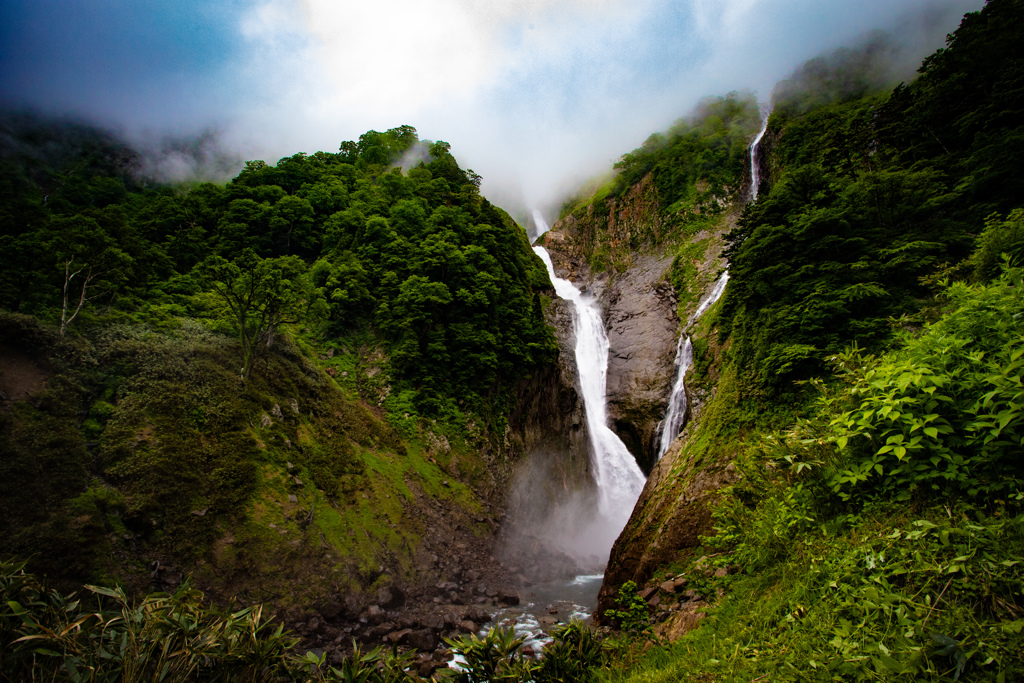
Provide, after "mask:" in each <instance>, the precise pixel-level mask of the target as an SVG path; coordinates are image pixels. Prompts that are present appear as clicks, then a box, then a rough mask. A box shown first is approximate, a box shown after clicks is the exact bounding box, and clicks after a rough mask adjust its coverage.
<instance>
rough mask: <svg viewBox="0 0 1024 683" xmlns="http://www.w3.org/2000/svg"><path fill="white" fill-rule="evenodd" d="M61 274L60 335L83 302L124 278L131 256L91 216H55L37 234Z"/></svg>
mask: <svg viewBox="0 0 1024 683" xmlns="http://www.w3.org/2000/svg"><path fill="white" fill-rule="evenodd" d="M40 237H41V239H42V242H43V243H44V244H45V248H46V251H47V253H49V254H51V255H52V256H53V257H55V259H56V261H57V264H56V265H57V268H59V269H60V271H61V273H62V275H61V291H62V298H61V309H60V335H61V336H62V337H63V336H64V333H65V332H66V331H67V328H68V325H70V324H71V322H72V321H73V320H74V319H75V318H76V317H78V314H79V313H81V311H82V308H83V307H84V306H85V304H86V302H88V301H91V300H93V299H95V298H96V297H98V296H100V295H102V294H105V293H110V292H111V291H112V290H114V289H116V288H117V287H118V286H119V285H120V284H123V282H124V280H125V279H126V278H127V275H128V269H129V267H130V266H131V263H132V259H131V257H130V256H128V254H126V253H124V251H122V250H121V249H120V248H119V245H118V243H117V241H116V240H114V238H113V237H111V236H110V235H108V234H107V233H106V231H104V230H103V228H101V227H100V225H99V224H98V223H97V222H96V221H95V220H93V219H92V218H87V217H85V216H81V215H76V216H72V217H70V218H57V219H54V221H53V223H52V224H51V226H50V228H49V229H48V230H46V231H44V232H43V233H42V234H41V235H40Z"/></svg>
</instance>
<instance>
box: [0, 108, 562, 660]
mask: <svg viewBox="0 0 1024 683" xmlns="http://www.w3.org/2000/svg"><path fill="white" fill-rule="evenodd" d="M3 132H4V138H3V140H2V142H3V146H2V151H3V157H2V160H0V171H2V174H3V175H2V179H3V182H2V184H0V190H2V192H3V196H4V199H5V201H4V207H5V209H4V214H3V216H0V225H2V235H0V242H2V248H0V259H2V260H3V267H2V273H0V306H3V307H4V308H5V309H6V311H0V392H2V393H0V535H2V539H3V540H2V541H0V555H2V556H3V557H4V558H11V557H14V558H21V559H24V560H27V561H28V568H29V569H31V570H33V571H36V572H38V573H40V574H41V575H43V576H45V577H46V579H47V580H48V581H49V582H50V583H51V584H53V585H56V586H59V587H61V588H65V589H71V588H75V589H77V588H79V587H80V586H81V584H82V583H97V584H100V585H108V586H109V585H113V584H118V585H121V586H123V587H125V588H126V589H127V590H128V592H129V594H130V595H140V594H142V593H147V592H150V591H153V590H168V589H172V588H176V587H178V586H180V585H182V583H183V582H184V581H185V580H186V579H188V578H189V577H191V581H192V582H193V583H194V585H196V586H198V587H199V588H201V589H202V590H204V591H205V592H206V593H207V596H208V597H209V598H211V599H212V600H213V601H214V602H215V603H216V604H219V605H221V606H227V605H228V604H230V603H236V604H241V605H250V604H257V603H263V604H266V606H267V609H268V613H269V612H276V613H277V614H278V615H279V616H281V617H283V618H285V620H286V621H287V623H289V624H290V625H292V626H299V627H300V632H301V633H302V634H303V635H304V636H306V637H307V638H308V639H309V640H310V642H311V643H317V644H320V645H321V646H329V648H330V649H337V648H338V647H339V646H340V644H342V643H347V642H348V640H347V639H346V637H343V636H348V635H358V636H359V637H360V638H361V639H363V640H367V641H372V640H380V639H381V638H382V637H383V636H385V635H387V634H388V633H390V632H391V631H390V630H388V629H386V628H385V629H383V630H382V627H381V625H380V622H381V621H384V620H383V619H382V618H381V619H378V618H377V616H376V615H378V614H379V615H384V614H385V612H384V611H383V610H394V609H396V608H398V607H403V606H404V607H403V609H404V610H405V612H406V613H408V614H410V615H412V616H410V617H409V619H411V621H410V624H412V625H413V626H415V627H417V628H420V629H421V630H425V631H424V632H425V633H426V634H427V635H423V636H422V638H421V640H422V642H421V643H420V644H421V645H423V648H422V649H428V650H429V649H432V647H427V645H428V644H429V643H430V642H433V643H434V645H436V644H437V639H438V634H439V633H440V632H442V631H443V630H445V629H446V628H447V629H449V630H450V628H457V627H458V624H459V623H460V622H461V621H464V617H465V616H466V610H467V609H470V608H468V607H466V603H475V602H483V603H484V604H485V605H484V607H483V608H481V607H479V606H478V607H477V608H476V609H477V610H478V611H480V610H482V609H487V605H493V604H494V603H495V602H496V600H498V599H499V597H500V595H502V594H507V593H508V591H509V590H510V589H511V584H510V580H511V578H512V577H511V575H509V574H508V573H506V572H505V570H503V569H502V568H501V567H499V566H498V564H497V562H496V561H495V558H494V553H495V552H497V550H496V547H495V538H496V532H497V530H498V528H499V524H500V521H501V519H502V518H503V516H504V514H505V510H506V507H507V505H508V504H509V499H508V497H507V495H506V494H507V489H508V482H509V478H510V476H511V472H512V468H513V465H514V463H516V462H517V461H519V460H521V459H522V458H523V457H524V456H525V455H527V454H529V453H531V452H533V451H534V450H536V449H538V448H541V447H543V450H544V451H545V452H552V448H553V446H552V444H551V438H552V437H551V435H552V434H558V433H559V432H560V430H561V428H562V426H563V423H564V422H565V421H571V420H572V417H571V416H572V413H573V408H572V405H573V402H574V401H575V400H576V398H575V393H574V390H573V389H572V381H571V377H569V378H566V377H563V374H564V373H565V372H566V369H565V368H562V367H561V366H560V365H559V364H558V362H557V361H558V355H559V354H558V349H557V347H556V344H555V340H554V337H553V335H552V333H551V331H550V327H549V325H548V323H547V322H546V321H545V317H544V316H545V309H546V308H551V307H550V305H549V303H548V300H549V298H550V284H549V283H548V282H547V276H546V272H545V270H544V266H543V264H542V263H540V262H539V260H538V259H537V258H536V257H535V255H534V254H533V253H532V252H531V251H530V249H529V245H528V243H527V240H526V235H525V232H524V231H523V229H522V228H520V227H519V226H518V225H516V224H515V223H514V222H512V220H511V219H510V218H509V217H508V216H507V214H505V213H504V212H503V211H501V210H500V209H498V208H496V207H494V206H492V205H491V204H489V203H488V202H487V200H486V199H484V198H483V197H481V196H480V194H479V191H478V189H477V185H478V183H479V179H478V178H477V177H475V176H474V175H473V174H472V172H471V171H469V172H467V171H463V170H462V169H460V168H459V167H458V165H457V164H456V163H455V160H454V159H453V157H452V156H451V154H450V153H449V152H448V147H447V145H446V144H445V143H433V144H428V143H423V142H420V141H419V140H418V139H417V137H416V134H415V130H413V129H412V128H409V127H403V128H401V129H395V130H392V131H388V132H386V133H377V132H374V131H371V132H369V133H367V134H366V135H364V136H362V138H360V140H359V142H349V143H344V144H343V145H342V150H341V152H340V153H338V154H327V153H323V152H319V153H317V154H314V155H311V156H306V155H303V154H299V155H296V156H294V157H290V158H287V159H282V160H281V161H280V162H279V163H278V164H277V165H276V166H270V165H267V164H265V163H263V162H248V163H247V164H246V167H245V169H244V170H243V171H242V173H241V174H240V175H239V176H238V177H236V178H235V179H234V180H232V181H231V182H229V183H227V184H226V185H223V186H221V185H215V184H200V185H195V186H168V185H162V184H159V183H154V182H153V181H151V180H148V179H146V178H144V177H142V176H140V175H139V170H138V169H139V168H140V167H141V161H140V157H139V156H138V154H137V153H136V152H135V151H134V150H132V149H131V148H129V147H127V146H125V145H122V144H121V143H119V142H117V140H116V139H114V138H113V137H111V136H109V135H107V134H105V133H103V132H101V131H97V130H95V129H92V128H89V127H87V126H82V125H78V124H68V123H62V122H54V121H40V120H37V119H34V118H31V117H25V116H13V115H12V116H9V117H7V118H6V119H5V120H4V129H3ZM403 163H404V164H405V168H404V169H403V166H402V164H403ZM550 314H551V313H549V315H550ZM557 447H558V448H570V449H571V445H567V444H566V443H564V442H562V441H559V443H558V444H557ZM453 549H455V550H456V551H457V552H453ZM521 564H522V563H520V565H521ZM518 569H520V570H521V571H524V572H527V573H528V568H527V567H525V566H520V567H519V568H518ZM509 599H511V598H509ZM435 602H440V603H441V604H443V605H445V606H446V608H450V609H449V611H451V610H455V611H454V612H452V613H453V614H461V615H462V616H460V617H459V618H458V619H455V621H454V622H453V624H454V626H451V625H449V626H445V624H446V623H447V622H444V621H443V620H442V621H441V622H438V623H435V621H436V620H435V619H432V618H431V619H427V622H429V623H427V622H424V624H425V625H424V624H420V623H419V622H418V621H417V619H418V618H419V617H418V616H416V615H417V614H418V613H417V612H416V609H417V605H420V604H429V605H431V606H432V609H431V610H428V612H429V613H430V614H433V613H434V612H435V609H434V608H433V607H434V606H435ZM368 614H369V615H370V619H369V623H368V622H367V621H366V617H367V615H368ZM474 614H475V613H474ZM481 615H482V616H481ZM420 616H423V615H420ZM485 617H486V615H485V614H484V613H483V612H481V613H480V615H477V616H472V615H471V618H474V619H478V620H480V619H484V618H485ZM360 618H362V619H364V621H363V622H360V621H359V620H360ZM423 618H424V619H426V618H427V617H425V616H424V617H423ZM449 621H451V620H449ZM384 623H385V624H386V625H387V624H390V627H391V630H396V631H397V630H399V629H398V625H397V623H395V622H393V621H390V622H389V621H384ZM424 643H426V644H427V645H424Z"/></svg>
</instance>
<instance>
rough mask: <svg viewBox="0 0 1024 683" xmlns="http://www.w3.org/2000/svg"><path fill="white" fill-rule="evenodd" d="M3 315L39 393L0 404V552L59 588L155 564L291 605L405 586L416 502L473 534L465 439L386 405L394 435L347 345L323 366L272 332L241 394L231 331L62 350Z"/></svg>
mask: <svg viewBox="0 0 1024 683" xmlns="http://www.w3.org/2000/svg"><path fill="white" fill-rule="evenodd" d="M4 323H5V324H4V326H3V327H4V329H5V333H6V334H5V339H4V340H3V341H4V343H5V345H6V346H7V347H8V348H13V349H17V350H20V352H21V353H22V354H26V355H27V356H29V357H34V360H35V361H36V362H37V363H38V364H40V365H43V366H46V367H47V368H48V369H49V371H50V376H49V377H48V379H47V383H46V388H45V389H44V391H43V393H42V394H40V395H37V396H36V397H35V398H34V399H33V400H31V401H26V402H17V403H15V404H13V406H12V407H11V408H10V410H9V411H7V412H5V413H3V414H0V428H2V429H3V431H4V436H5V437H7V438H4V439H3V441H2V443H3V444H4V445H3V447H4V449H5V453H4V456H5V458H4V464H3V467H4V472H3V477H2V478H3V480H4V490H3V496H2V500H3V501H4V507H5V510H4V512H5V513H7V514H5V523H4V526H5V529H4V536H5V542H4V546H5V547H4V551H5V553H14V554H17V555H22V556H32V557H33V559H32V562H31V564H30V566H31V567H32V568H34V569H36V570H38V571H40V572H43V573H46V574H48V575H50V577H51V578H52V579H57V580H58V581H59V580H64V581H65V582H66V584H67V585H68V586H72V585H74V584H75V583H80V582H82V581H94V582H100V583H108V584H109V583H113V582H124V583H127V584H128V585H129V586H131V587H133V588H135V589H138V590H146V589H148V588H149V587H150V582H151V577H150V573H151V571H152V570H153V567H154V565H153V564H152V563H153V562H154V561H159V562H160V563H161V564H163V565H173V566H175V568H176V570H177V571H183V572H194V573H195V576H196V578H197V579H198V580H199V581H200V585H202V586H203V587H204V588H207V589H209V590H211V591H212V593H213V594H214V595H219V596H221V597H228V596H231V595H239V596H242V599H243V600H246V601H257V600H259V601H270V602H272V603H274V604H275V605H277V606H278V607H282V608H288V607H293V606H303V607H311V606H316V605H317V604H319V603H322V602H323V601H324V600H327V599H330V598H331V596H333V595H337V594H339V593H343V592H350V591H353V590H359V589H370V588H378V587H380V586H383V585H388V584H391V583H396V584H407V583H408V582H410V581H412V580H413V579H414V573H415V570H416V569H417V565H416V562H417V559H420V560H422V554H423V552H424V544H423V540H424V537H425V536H427V535H429V534H430V532H431V530H430V529H428V528H425V524H424V521H423V516H422V515H421V514H419V513H418V512H417V511H418V509H419V507H420V506H421V505H424V504H426V502H428V501H440V502H441V503H442V504H443V505H444V506H445V507H446V508H447V509H448V510H449V513H450V516H451V517H452V520H453V522H452V523H453V524H457V523H458V524H462V525H463V526H464V527H465V529H466V530H467V531H468V532H471V533H473V532H475V533H477V534H483V533H487V532H489V530H490V527H489V526H487V525H485V524H483V523H480V522H478V521H477V520H478V518H480V517H481V515H482V514H484V513H485V512H486V509H485V506H486V503H485V502H484V501H483V500H482V499H481V498H480V497H479V496H478V494H477V493H475V491H474V489H473V488H471V486H472V485H474V484H479V483H481V482H482V481H483V480H484V478H485V476H486V477H487V478H488V479H489V476H490V473H489V472H488V470H487V466H486V464H485V463H484V462H483V461H482V460H481V458H480V455H479V451H478V449H477V448H476V447H477V446H478V445H479V443H480V438H481V437H480V436H479V435H476V436H475V437H474V435H473V434H472V431H471V430H469V429H466V428H462V427H459V426H458V425H441V426H440V427H439V426H437V425H420V424H415V423H413V421H412V420H411V419H403V418H402V414H398V415H397V416H396V419H395V420H394V422H395V423H396V424H397V425H398V426H399V428H400V429H401V431H399V430H398V429H395V427H393V426H392V424H391V423H389V421H388V419H387V415H386V414H385V412H384V410H383V409H381V408H380V407H379V406H377V405H374V404H376V403H377V402H381V403H383V402H386V399H381V398H380V396H381V395H382V394H386V393H387V371H386V359H385V358H384V357H383V356H382V354H380V353H379V351H376V350H375V349H374V348H372V347H370V346H368V345H367V344H365V343H364V344H361V345H357V344H355V343H349V344H339V346H341V347H343V349H344V350H339V351H338V352H335V353H334V354H333V357H332V358H330V359H328V358H326V355H327V354H326V353H320V354H317V353H316V352H315V351H313V350H311V349H310V350H308V351H307V352H306V353H303V352H302V351H301V350H300V349H299V348H298V347H296V346H295V345H294V344H293V343H290V342H288V341H287V340H284V341H283V343H279V344H278V345H277V348H275V349H273V350H272V352H271V353H270V354H268V355H267V356H266V357H265V360H262V361H260V363H259V364H258V365H257V369H256V371H255V372H254V377H253V379H252V381H251V382H250V383H249V384H248V385H247V386H245V387H243V386H242V385H241V384H240V383H239V382H238V380H237V379H236V375H235V368H236V366H237V359H236V357H235V352H236V349H235V348H234V343H233V342H232V341H231V340H230V339H228V338H225V337H222V336H220V335H217V334H213V333H210V332H208V331H206V330H205V329H203V328H201V327H199V326H196V325H191V324H185V325H183V326H182V327H180V328H178V329H176V330H171V331H152V330H145V329H143V328H140V327H134V326H126V327H114V328H102V329H99V330H95V331H94V332H95V335H93V336H91V338H89V339H78V340H73V341H70V342H62V341H60V340H59V339H57V338H56V337H55V336H54V335H53V334H52V332H50V331H48V330H47V329H46V328H42V327H40V326H38V324H37V323H35V322H34V321H32V320H31V319H28V318H25V317H18V316H7V317H6V318H5V320H4ZM323 351H326V349H324V350H323ZM360 353H361V354H362V355H360ZM23 357H24V356H23ZM360 364H362V365H363V369H362V370H361V372H362V373H363V379H362V382H361V389H360V390H361V391H362V396H361V395H360V394H359V392H358V391H357V390H356V388H355V387H354V386H353V384H354V378H353V375H354V374H355V368H356V367H357V366H358V365H360ZM323 366H327V369H328V370H330V371H331V372H333V373H334V374H335V376H336V377H338V378H339V379H341V381H340V382H339V381H337V380H336V379H334V378H332V377H331V376H330V374H329V373H328V372H326V371H325V368H324V367H323ZM367 367H369V368H370V372H371V373H372V374H373V377H366V374H367V372H366V368H367ZM344 368H349V369H350V370H345V369H344ZM346 372H347V373H348V377H344V376H343V375H344V373H346ZM349 378H353V382H351V383H349V382H346V380H347V379H349ZM293 400H294V401H295V404H296V407H297V409H298V411H297V412H295V411H294V410H293V409H292V405H291V402H292V401H293ZM368 401H369V402H368ZM398 407H399V408H400V404H399V405H398ZM40 463H45V465H44V466H42V467H40V466H39V464H40ZM83 491H84V493H83ZM419 568H420V569H422V567H419ZM158 578H159V577H158Z"/></svg>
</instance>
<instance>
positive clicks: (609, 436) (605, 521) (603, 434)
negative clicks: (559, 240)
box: [533, 212, 645, 550]
mask: <svg viewBox="0 0 1024 683" xmlns="http://www.w3.org/2000/svg"><path fill="white" fill-rule="evenodd" d="M534 220H536V221H538V228H539V229H540V230H541V232H543V231H545V230H547V225H546V224H545V223H544V221H543V218H541V217H540V215H539V214H538V213H537V212H534ZM533 250H534V252H536V253H537V255H538V256H540V258H541V260H542V261H544V265H545V266H547V269H548V276H549V277H550V278H551V283H552V284H553V285H554V287H555V292H556V293H557V294H558V296H559V297H561V298H562V299H564V300H566V301H569V302H571V303H572V305H573V329H574V331H575V333H576V349H575V350H576V367H577V370H578V372H579V376H580V388H581V390H582V393H583V405H584V409H585V411H586V416H587V431H588V432H589V435H590V447H591V452H592V457H591V464H592V466H593V472H594V481H595V483H596V484H597V494H598V513H599V515H600V516H601V517H602V520H600V526H601V527H602V529H603V530H604V532H605V533H603V534H602V536H605V537H607V538H610V540H614V539H615V537H616V536H618V534H619V532H620V531H622V528H623V527H624V526H625V525H626V522H627V521H628V520H629V515H630V513H632V511H633V506H634V505H635V504H636V500H637V498H639V497H640V491H642V490H643V487H644V481H645V479H644V474H643V472H642V471H641V470H640V467H639V466H638V465H637V464H636V459H635V458H634V457H633V455H632V454H631V453H630V452H629V450H628V449H627V448H626V446H625V444H623V443H622V441H621V440H620V439H619V437H618V436H617V435H616V434H615V432H613V431H612V430H611V429H610V428H609V427H608V424H607V416H606V405H605V403H606V395H605V384H606V380H607V375H608V335H607V334H606V333H605V329H604V321H603V320H602V319H601V312H600V310H599V309H598V306H597V302H596V301H594V300H593V299H592V298H590V297H586V296H584V295H583V294H582V293H581V292H580V290H579V289H577V288H576V286H575V285H573V284H572V283H571V282H570V281H568V280H563V279H562V278H560V277H558V276H556V275H555V269H554V266H553V265H552V263H551V257H550V256H549V255H548V252H547V250H546V249H544V247H534V248H533ZM594 521H597V520H594ZM607 532H611V533H610V534H609V533H607ZM610 548H611V543H610V541H609V542H608V548H607V549H604V550H608V549H610Z"/></svg>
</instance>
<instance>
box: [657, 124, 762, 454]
mask: <svg viewBox="0 0 1024 683" xmlns="http://www.w3.org/2000/svg"><path fill="white" fill-rule="evenodd" d="M770 113H771V112H770V111H769V112H765V113H764V120H763V121H762V122H761V130H759V131H758V132H757V135H756V136H754V140H753V141H752V142H751V143H750V201H755V200H757V191H758V189H759V188H760V186H761V164H760V159H759V158H758V148H759V146H760V144H761V138H763V137H764V134H765V132H766V131H767V130H768V115H769V114H770ZM728 282H729V271H728V270H726V271H725V272H723V273H722V275H721V277H719V278H718V280H717V281H716V282H715V286H714V287H713V288H712V289H711V292H710V293H708V295H707V296H706V297H704V299H703V300H702V301H701V302H700V304H699V305H698V306H697V310H696V311H694V312H693V315H691V316H690V317H689V319H687V321H686V325H684V326H683V332H682V334H680V335H679V344H678V346H677V347H676V361H675V363H676V367H677V368H679V369H678V370H676V381H675V382H674V383H673V385H672V394H671V396H669V399H668V410H667V411H666V413H665V419H664V420H662V421H661V442H660V443H659V446H658V460H660V459H661V456H663V455H665V451H667V450H668V447H669V446H671V445H672V442H673V441H675V438H676V437H677V436H678V435H679V432H680V430H682V428H683V425H684V424H685V423H686V408H687V403H686V372H687V370H689V369H690V366H691V365H693V344H691V343H690V337H689V336H688V335H687V334H686V331H687V330H688V329H689V328H690V326H691V325H693V323H694V322H696V321H697V318H699V317H700V316H701V315H703V314H704V312H705V311H706V310H708V309H709V308H711V306H713V305H714V303H715V302H716V301H718V300H719V299H720V298H722V294H724V293H725V286H726V284H728Z"/></svg>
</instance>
